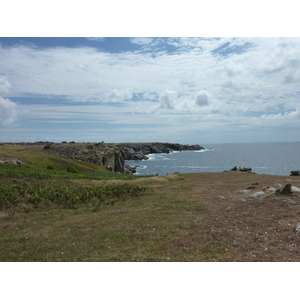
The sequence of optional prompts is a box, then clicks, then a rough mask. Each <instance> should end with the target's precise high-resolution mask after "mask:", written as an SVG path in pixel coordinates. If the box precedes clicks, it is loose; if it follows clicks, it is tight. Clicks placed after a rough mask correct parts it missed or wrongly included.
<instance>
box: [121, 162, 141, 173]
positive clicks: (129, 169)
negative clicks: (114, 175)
mask: <svg viewBox="0 0 300 300" xmlns="http://www.w3.org/2000/svg"><path fill="white" fill-rule="evenodd" d="M137 167H138V166H135V167H131V166H130V165H127V164H125V165H124V173H127V174H134V173H136V168H137Z"/></svg>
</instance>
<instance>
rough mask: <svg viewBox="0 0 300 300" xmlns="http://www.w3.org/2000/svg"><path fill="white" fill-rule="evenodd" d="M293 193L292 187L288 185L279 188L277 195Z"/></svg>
mask: <svg viewBox="0 0 300 300" xmlns="http://www.w3.org/2000/svg"><path fill="white" fill-rule="evenodd" d="M291 192H292V185H291V184H290V183H288V184H286V185H285V186H282V187H280V188H278V189H277V190H276V192H275V194H290V193H291Z"/></svg>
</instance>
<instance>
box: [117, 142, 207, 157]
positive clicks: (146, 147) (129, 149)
mask: <svg viewBox="0 0 300 300" xmlns="http://www.w3.org/2000/svg"><path fill="white" fill-rule="evenodd" d="M116 146H117V147H118V148H119V149H120V151H121V153H122V156H123V158H124V160H142V159H148V157H147V156H146V155H148V154H151V153H170V152H172V151H184V150H202V149H204V148H203V147H201V146H199V145H181V144H173V143H124V144H116Z"/></svg>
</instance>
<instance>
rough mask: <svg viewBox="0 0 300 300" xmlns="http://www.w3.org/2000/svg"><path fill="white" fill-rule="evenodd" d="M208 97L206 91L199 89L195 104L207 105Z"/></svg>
mask: <svg viewBox="0 0 300 300" xmlns="http://www.w3.org/2000/svg"><path fill="white" fill-rule="evenodd" d="M209 97H210V95H209V94H208V92H207V91H204V90H203V91H200V92H198V93H197V95H196V104H197V105H198V106H208V105H209Z"/></svg>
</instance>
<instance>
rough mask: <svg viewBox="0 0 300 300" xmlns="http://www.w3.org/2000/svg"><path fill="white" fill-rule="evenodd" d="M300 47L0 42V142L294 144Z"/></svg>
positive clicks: (230, 42)
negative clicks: (285, 142)
mask: <svg viewBox="0 0 300 300" xmlns="http://www.w3.org/2000/svg"><path fill="white" fill-rule="evenodd" d="M299 121H300V38H290V37H285V38H279V37H274V38H266V37H258V38H252V37H241V38H235V37H212V38H210V37H204V38H196V37H192V38H188V37H183V38H177V37H170V38H163V37H157V38H155V37H151V38H149V37H148V38H147V37H133V38H130V37H120V38H118V37H104V38H89V37H83V38H79V37H66V38H63V37H58V38H55V37H44V38H37V37H35V38H26V37H20V38H17V37H3V38H0V142H21V141H24V142H25V141H29V142H35V141H38V140H42V141H46V140H47V141H54V142H60V141H77V142H94V141H95V142H96V141H102V140H104V141H106V142H146V141H161V142H180V143H189V144H194V143H199V144H210V143H226V142H275V141H300V122H299Z"/></svg>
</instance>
